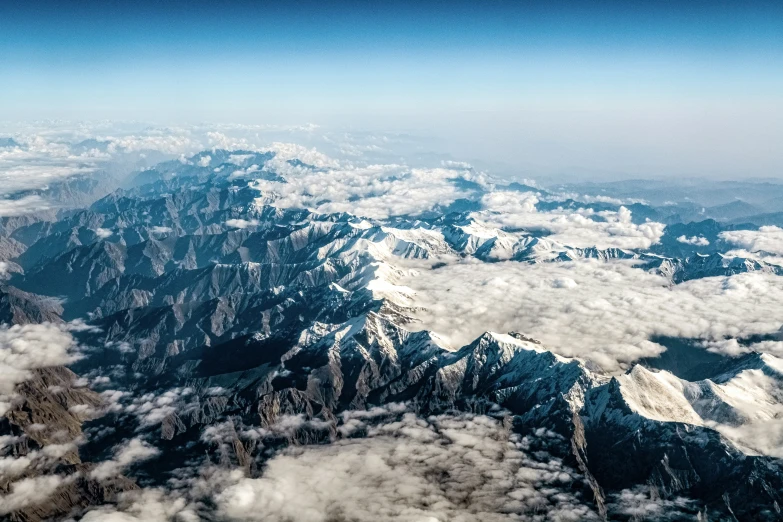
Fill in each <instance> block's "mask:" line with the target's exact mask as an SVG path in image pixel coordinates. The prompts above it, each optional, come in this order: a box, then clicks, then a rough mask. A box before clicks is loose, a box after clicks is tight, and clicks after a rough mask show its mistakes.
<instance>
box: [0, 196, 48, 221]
mask: <svg viewBox="0 0 783 522" xmlns="http://www.w3.org/2000/svg"><path fill="white" fill-rule="evenodd" d="M52 206H53V205H52V202H50V201H47V200H45V199H43V198H42V197H41V196H37V195H32V196H25V197H23V198H19V199H0V217H9V216H23V215H25V214H33V213H35V212H43V211H44V210H49V209H51V208H52Z"/></svg>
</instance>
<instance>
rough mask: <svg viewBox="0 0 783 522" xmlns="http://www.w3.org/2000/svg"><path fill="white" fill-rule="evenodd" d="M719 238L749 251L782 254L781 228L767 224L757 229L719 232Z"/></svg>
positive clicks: (782, 239) (782, 236)
mask: <svg viewBox="0 0 783 522" xmlns="http://www.w3.org/2000/svg"><path fill="white" fill-rule="evenodd" d="M720 238H721V239H723V240H724V241H727V242H728V243H732V244H734V245H737V246H738V247H740V248H741V249H744V250H748V251H750V252H763V253H765V254H772V255H773V256H775V255H777V256H783V228H779V227H773V226H769V227H761V228H759V229H758V230H731V231H727V232H721V233H720ZM753 257H756V256H753Z"/></svg>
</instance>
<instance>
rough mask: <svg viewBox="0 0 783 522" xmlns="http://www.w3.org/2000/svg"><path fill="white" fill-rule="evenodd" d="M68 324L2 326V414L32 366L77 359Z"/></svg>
mask: <svg viewBox="0 0 783 522" xmlns="http://www.w3.org/2000/svg"><path fill="white" fill-rule="evenodd" d="M78 357H79V356H78V353H77V352H76V343H75V341H74V339H73V337H72V336H71V334H70V333H69V332H68V330H67V326H63V325H55V324H50V323H43V324H28V325H21V326H20V325H14V326H11V327H3V328H0V415H2V414H5V412H6V411H7V410H8V408H9V406H10V401H11V400H12V399H13V397H14V396H15V392H14V390H15V388H16V385H17V384H19V383H21V382H23V381H25V380H27V379H28V378H30V376H31V373H30V371H31V370H34V369H36V368H45V367H49V366H59V365H63V364H68V363H71V362H73V361H75V360H76V359H78Z"/></svg>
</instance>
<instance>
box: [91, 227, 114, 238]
mask: <svg viewBox="0 0 783 522" xmlns="http://www.w3.org/2000/svg"><path fill="white" fill-rule="evenodd" d="M112 234H113V232H112V231H111V230H109V229H108V228H96V229H95V235H97V236H98V237H99V238H101V239H106V238H107V237H111V236H112Z"/></svg>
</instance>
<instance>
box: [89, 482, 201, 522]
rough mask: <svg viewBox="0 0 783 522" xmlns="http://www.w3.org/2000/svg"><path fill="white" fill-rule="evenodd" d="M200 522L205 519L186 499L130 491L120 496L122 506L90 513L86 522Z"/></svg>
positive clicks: (149, 490) (106, 507)
mask: <svg viewBox="0 0 783 522" xmlns="http://www.w3.org/2000/svg"><path fill="white" fill-rule="evenodd" d="M171 520H177V521H178V522H197V521H198V520H201V519H200V518H199V517H198V516H197V515H196V514H195V512H194V511H193V510H192V508H191V507H190V506H188V505H187V503H186V500H185V499H183V498H181V497H177V496H175V495H169V494H167V493H166V492H164V491H162V490H159V489H142V490H139V491H129V492H126V493H123V494H122V495H120V499H119V505H118V506H101V507H99V508H94V509H92V510H90V511H88V512H87V513H86V514H85V515H84V516H83V517H82V518H81V521H82V522H168V521H171Z"/></svg>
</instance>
